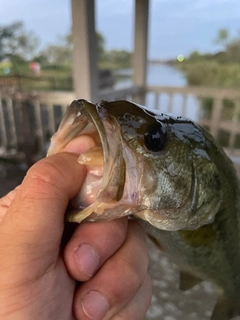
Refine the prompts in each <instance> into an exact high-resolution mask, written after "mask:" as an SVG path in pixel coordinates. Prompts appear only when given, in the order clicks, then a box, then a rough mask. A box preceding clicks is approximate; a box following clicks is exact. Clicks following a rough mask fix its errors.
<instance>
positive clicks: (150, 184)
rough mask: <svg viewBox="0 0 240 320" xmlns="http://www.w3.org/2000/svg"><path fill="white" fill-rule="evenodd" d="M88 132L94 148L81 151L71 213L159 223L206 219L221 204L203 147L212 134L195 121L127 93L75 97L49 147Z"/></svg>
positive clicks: (184, 225) (186, 224)
mask: <svg viewBox="0 0 240 320" xmlns="http://www.w3.org/2000/svg"><path fill="white" fill-rule="evenodd" d="M86 134H87V135H89V136H91V137H92V138H93V139H94V141H95V144H96V148H98V149H97V151H96V149H94V150H92V151H91V150H89V151H87V153H86V154H82V155H81V156H80V158H79V162H80V163H82V164H85V165H87V167H89V168H90V170H89V175H88V177H87V179H85V184H83V186H82V188H81V191H80V193H79V195H78V196H77V197H76V198H75V199H74V200H73V201H72V205H73V206H74V207H75V209H74V210H72V211H71V212H69V213H68V215H67V218H68V220H69V221H74V222H80V221H81V220H83V219H85V218H86V219H87V220H90V221H98V220H111V219H116V218H118V217H121V216H125V215H130V214H134V215H135V216H137V217H139V218H141V219H144V220H146V221H148V222H149V223H150V224H152V225H153V226H155V227H157V228H160V229H163V230H179V229H195V228H198V227H199V226H201V225H203V224H207V223H210V222H212V220H213V219H214V216H215V214H216V212H217V211H218V209H219V206H220V204H221V198H222V194H221V192H222V191H221V181H220V177H219V173H218V170H217V167H216V165H215V164H214V163H213V162H212V160H211V156H210V152H209V150H210V149H211V139H210V138H209V137H208V136H207V135H206V134H205V131H204V130H203V129H202V128H200V127H199V126H198V125H197V124H195V123H194V122H192V121H190V120H187V119H185V118H182V117H175V116H173V115H167V114H162V113H161V114H157V113H155V112H154V111H152V110H148V109H147V108H144V107H142V106H139V105H137V104H134V103H130V102H128V101H114V102H106V101H102V102H101V103H99V104H96V105H95V104H92V103H90V102H87V101H86V100H78V101H74V102H73V103H72V104H71V106H70V107H69V109H68V111H67V113H66V115H65V117H64V119H63V121H62V123H61V124H60V127H59V129H58V131H57V133H56V134H55V135H54V136H53V138H52V142H51V145H50V149H49V152H48V154H49V155H50V154H53V153H56V152H60V151H62V150H63V149H64V147H65V146H66V145H67V144H68V143H69V142H70V141H71V139H73V138H74V137H76V136H78V135H86ZM99 150H100V151H99ZM89 158H90V160H89ZM94 158H99V159H100V160H101V161H99V162H98V163H99V164H100V167H101V169H102V175H100V179H95V178H94V172H95V173H96V171H97V172H98V173H99V172H100V171H101V170H100V171H99V170H96V166H94V165H93V164H94V163H95V162H94ZM86 159H87V160H86ZM101 163H102V164H101ZM92 168H94V169H92ZM94 170H95V171H94ZM95 176H96V174H95ZM98 176H99V174H98ZM89 190H90V192H89ZM88 195H90V196H89V197H88Z"/></svg>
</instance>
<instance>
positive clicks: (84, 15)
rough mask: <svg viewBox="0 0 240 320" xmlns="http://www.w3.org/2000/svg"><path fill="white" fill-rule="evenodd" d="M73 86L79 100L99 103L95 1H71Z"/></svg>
mask: <svg viewBox="0 0 240 320" xmlns="http://www.w3.org/2000/svg"><path fill="white" fill-rule="evenodd" d="M71 4H72V40H73V84H74V90H75V94H76V97H77V98H81V99H87V100H91V101H92V102H98V99H99V98H98V69H97V43H96V31H95V1H94V0H71Z"/></svg>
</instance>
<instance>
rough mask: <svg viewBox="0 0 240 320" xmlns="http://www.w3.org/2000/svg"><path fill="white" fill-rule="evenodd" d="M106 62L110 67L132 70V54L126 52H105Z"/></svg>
mask: <svg viewBox="0 0 240 320" xmlns="http://www.w3.org/2000/svg"><path fill="white" fill-rule="evenodd" d="M105 61H107V62H108V64H109V66H115V68H118V69H122V68H130V67H131V62H132V53H131V52H129V51H126V50H110V51H107V52H105Z"/></svg>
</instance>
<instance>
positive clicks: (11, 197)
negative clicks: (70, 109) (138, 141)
mask: <svg viewBox="0 0 240 320" xmlns="http://www.w3.org/2000/svg"><path fill="white" fill-rule="evenodd" d="M77 142H78V143H77V144H74V143H73V144H71V145H69V146H68V151H76V152H78V153H81V152H83V151H84V149H88V148H89V147H91V145H90V144H91V141H88V140H87V139H85V140H84V138H82V140H81V138H78V141H77ZM75 143H76V141H75ZM76 146H78V147H76ZM79 146H80V147H79ZM79 148H80V149H79ZM76 159H77V155H76V154H70V153H62V154H57V155H54V156H52V157H49V158H46V159H43V160H41V161H39V162H38V163H37V164H35V165H34V166H33V167H32V168H31V169H30V170H29V172H28V174H27V176H26V177H25V179H24V181H23V183H22V184H21V186H20V187H18V188H17V189H15V190H14V191H12V192H10V193H9V194H8V195H7V196H5V197H3V198H2V199H0V220H1V222H0V270H1V272H0V306H1V308H0V319H4V320H13V319H14V320H15V319H17V320H30V319H31V320H32V319H34V320H38V319H41V320H45V319H46V320H50V319H51V320H54V319H58V320H70V319H71V320H73V319H81V320H89V319H94V320H100V319H104V320H106V319H114V320H120V319H121V320H124V319H132V320H134V319H136V320H140V319H144V318H145V314H146V311H147V309H148V306H149V304H150V300H151V281H150V278H149V276H148V274H147V264H148V254H147V248H146V243H145V235H144V232H143V231H142V229H141V227H140V226H139V225H138V224H137V223H136V222H134V221H128V220H127V218H122V219H118V220H114V221H109V222H98V223H82V224H81V225H79V226H77V228H76V230H75V232H74V234H73V235H72V237H71V238H70V240H69V242H68V244H67V245H66V247H65V248H64V249H61V239H62V234H63V231H64V214H65V211H66V208H67V205H68V202H69V199H71V198H73V197H74V195H75V194H76V193H77V192H78V190H79V188H80V187H81V184H82V182H83V180H84V176H85V167H84V166H81V165H79V164H78V163H77V161H76ZM79 282H82V283H81V284H80V283H79ZM104 315H105V316H104Z"/></svg>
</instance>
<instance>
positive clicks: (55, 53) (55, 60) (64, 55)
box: [36, 32, 105, 66]
mask: <svg viewBox="0 0 240 320" xmlns="http://www.w3.org/2000/svg"><path fill="white" fill-rule="evenodd" d="M96 38H97V50H98V61H102V60H104V58H105V48H104V47H105V39H104V37H103V35H102V34H101V33H99V32H97V34H96ZM59 40H60V41H59V44H56V45H49V46H47V47H46V48H45V49H44V50H43V51H42V52H41V53H40V55H39V56H38V57H36V60H37V61H39V62H40V63H43V65H48V66H71V64H72V50H73V43H72V35H71V33H68V34H67V35H65V36H62V37H60V39H59Z"/></svg>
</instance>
